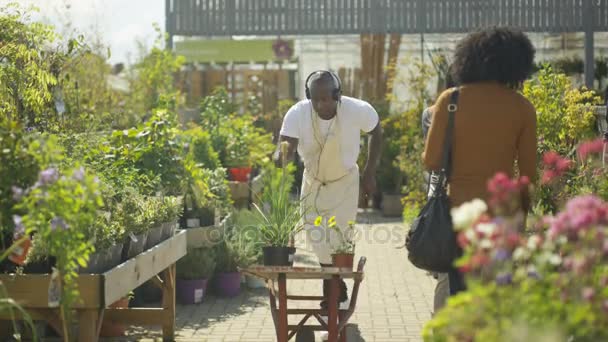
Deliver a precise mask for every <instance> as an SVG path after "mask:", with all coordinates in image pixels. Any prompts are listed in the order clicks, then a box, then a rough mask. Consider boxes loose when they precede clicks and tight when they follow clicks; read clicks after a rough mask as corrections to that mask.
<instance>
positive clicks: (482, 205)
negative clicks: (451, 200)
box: [451, 199, 488, 230]
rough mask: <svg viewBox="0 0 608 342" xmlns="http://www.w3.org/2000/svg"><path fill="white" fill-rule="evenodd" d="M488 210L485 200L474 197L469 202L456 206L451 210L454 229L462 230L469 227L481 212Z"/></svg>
mask: <svg viewBox="0 0 608 342" xmlns="http://www.w3.org/2000/svg"><path fill="white" fill-rule="evenodd" d="M487 210H488V206H487V205H486V202H484V201H482V200H480V199H474V200H472V201H470V202H466V203H463V204H462V205H461V206H460V207H458V208H453V209H452V210H451V214H452V222H453V223H454V228H455V229H456V230H462V229H466V228H468V227H470V226H471V225H472V224H473V222H475V220H477V219H478V218H479V217H480V216H481V215H482V214H483V213H485V212H486V211H487Z"/></svg>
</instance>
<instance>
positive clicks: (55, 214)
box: [13, 167, 102, 315]
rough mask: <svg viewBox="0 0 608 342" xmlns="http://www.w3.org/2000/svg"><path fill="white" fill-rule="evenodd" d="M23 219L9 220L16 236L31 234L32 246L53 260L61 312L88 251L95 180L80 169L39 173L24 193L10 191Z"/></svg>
mask: <svg viewBox="0 0 608 342" xmlns="http://www.w3.org/2000/svg"><path fill="white" fill-rule="evenodd" d="M13 192H14V194H13V195H14V196H15V197H16V198H18V200H19V203H18V204H17V208H18V209H22V210H23V211H24V212H25V214H24V215H23V216H18V215H15V216H13V221H14V224H15V235H16V237H21V236H29V235H30V234H34V239H35V242H36V243H35V248H36V249H37V250H38V251H39V252H40V251H46V253H45V254H47V255H49V256H53V257H55V259H56V263H55V267H56V269H57V271H58V274H59V276H60V278H61V284H62V291H61V305H62V308H63V314H64V315H69V312H70V311H69V308H70V307H72V305H73V304H74V303H75V302H76V300H77V299H78V287H77V284H76V280H77V277H78V274H77V271H78V268H79V267H85V266H86V265H87V263H88V261H89V260H88V259H89V255H90V253H92V252H93V251H94V247H93V245H92V243H91V237H92V233H91V232H90V231H89V229H90V227H92V226H93V224H94V222H95V218H96V214H97V210H98V209H99V208H100V206H101V205H102V202H101V197H100V194H99V191H98V180H97V178H96V177H95V176H93V175H92V174H90V173H88V172H87V171H86V170H85V169H84V168H82V167H80V168H75V169H73V170H68V171H66V172H61V171H60V170H59V169H57V168H55V167H49V168H47V169H45V170H42V171H40V173H39V175H38V180H37V181H36V183H34V185H32V186H31V187H29V188H27V189H21V188H18V187H14V188H13Z"/></svg>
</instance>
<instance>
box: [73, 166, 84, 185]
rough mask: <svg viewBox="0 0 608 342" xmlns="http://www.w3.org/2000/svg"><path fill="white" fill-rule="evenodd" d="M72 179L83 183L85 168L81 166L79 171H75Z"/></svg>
mask: <svg viewBox="0 0 608 342" xmlns="http://www.w3.org/2000/svg"><path fill="white" fill-rule="evenodd" d="M72 178H74V179H75V180H77V181H79V182H82V180H83V179H84V167H82V166H81V167H79V168H78V169H76V170H74V173H73V174H72Z"/></svg>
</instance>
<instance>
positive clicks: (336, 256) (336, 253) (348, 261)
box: [315, 216, 358, 270]
mask: <svg viewBox="0 0 608 342" xmlns="http://www.w3.org/2000/svg"><path fill="white" fill-rule="evenodd" d="M322 222H323V218H322V217H320V216H319V217H317V220H316V221H315V225H317V226H320V225H321V224H322ZM327 228H328V230H329V231H334V232H335V233H336V235H337V236H338V241H337V243H334V242H333V241H332V249H333V253H332V255H331V258H332V265H333V266H335V267H340V268H348V269H351V270H352V268H353V260H354V258H355V240H356V239H357V235H358V234H357V233H358V232H357V229H356V227H355V222H353V221H349V222H348V224H347V226H346V227H344V228H341V227H339V226H338V224H337V223H336V217H335V216H332V217H330V218H329V220H327Z"/></svg>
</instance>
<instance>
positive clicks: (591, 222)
mask: <svg viewBox="0 0 608 342" xmlns="http://www.w3.org/2000/svg"><path fill="white" fill-rule="evenodd" d="M590 146H591V145H590ZM552 158H553V159H552ZM548 159H549V161H552V163H547V164H550V165H553V166H555V165H559V162H558V161H559V160H561V159H555V158H554V157H551V158H548ZM561 165H562V166H564V165H565V162H562V163H561ZM553 171H555V170H554V169H550V168H548V169H547V172H553ZM547 178H550V177H547ZM549 181H550V182H556V181H558V179H550V180H549ZM526 183H527V182H526V181H525V180H524V181H523V182H522V181H521V180H509V179H505V178H504V176H503V175H498V176H496V177H495V178H494V179H493V180H492V181H490V183H489V190H490V193H491V195H492V198H493V199H494V200H493V201H490V202H489V206H486V204H485V203H484V202H483V201H481V200H474V201H472V202H470V203H466V204H464V205H462V206H461V207H459V208H455V209H454V210H453V220H454V226H455V229H457V230H459V238H458V241H459V244H460V245H461V246H462V248H463V251H464V255H463V257H462V258H461V259H460V260H459V261H458V262H457V265H458V266H459V268H460V270H461V271H462V272H465V273H466V279H467V286H468V287H469V290H468V291H467V292H465V293H463V294H460V295H458V296H456V297H454V298H451V299H450V300H449V301H448V306H447V307H446V308H445V309H444V310H443V311H441V312H439V313H438V315H437V316H436V317H435V318H434V319H433V320H432V321H431V322H430V323H429V324H428V325H427V326H426V327H425V331H424V337H425V340H427V341H489V340H492V341H511V340H529V339H530V338H533V337H531V335H529V334H530V333H534V334H540V335H542V336H538V335H535V336H538V337H535V338H541V337H542V338H551V339H550V340H551V341H554V340H557V341H565V340H566V339H567V338H572V339H573V340H576V341H603V340H606V339H608V329H606V327H607V326H608V325H607V324H608V315H607V314H606V313H607V312H608V292H607V291H606V290H605V288H606V285H607V284H608V266H606V261H608V234H607V233H608V203H606V202H604V201H603V200H602V199H600V198H598V197H596V196H593V195H583V196H578V197H574V198H573V199H571V200H570V201H568V202H567V204H566V206H565V208H564V210H563V211H561V212H559V213H558V214H556V215H555V216H546V217H543V218H542V219H539V220H537V222H535V224H534V229H533V230H532V231H530V232H527V233H525V232H524V222H525V221H524V219H523V218H524V216H523V212H521V211H511V212H509V211H502V210H497V209H498V208H512V207H511V205H512V203H513V198H515V195H516V194H517V193H518V192H519V191H520V190H522V188H524V187H525V185H526ZM505 189H507V190H508V191H505ZM505 193H506V194H510V195H504V194H505ZM489 213H493V214H494V215H492V216H490V214H489ZM552 330H553V335H551V337H547V336H545V335H544V334H545V333H547V332H549V331H552ZM517 336H527V337H517ZM522 338H523V339H522Z"/></svg>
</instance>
